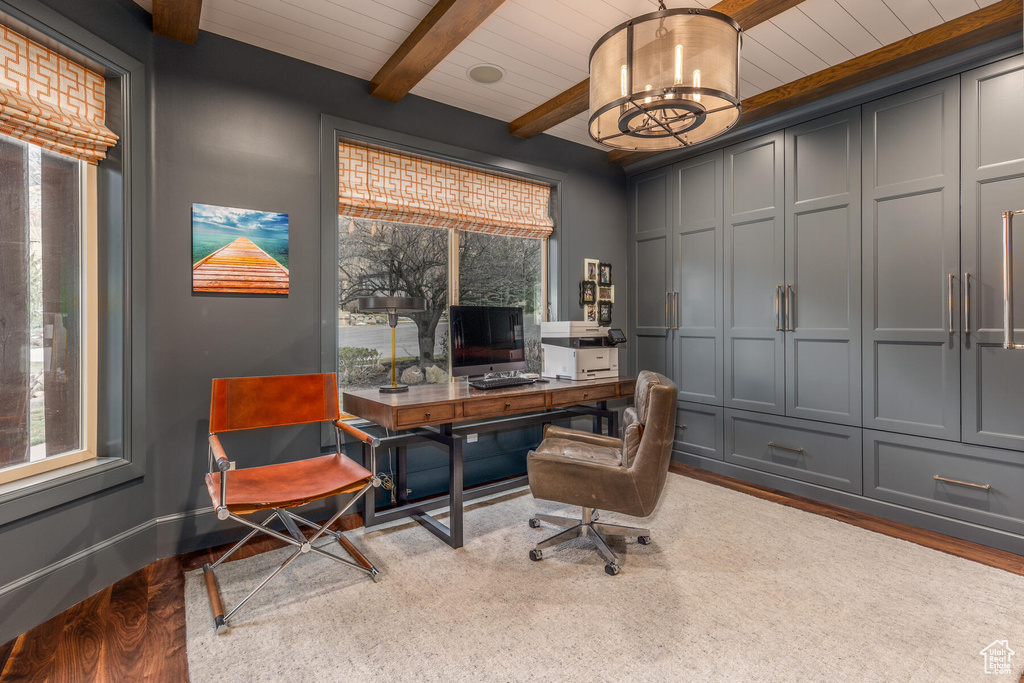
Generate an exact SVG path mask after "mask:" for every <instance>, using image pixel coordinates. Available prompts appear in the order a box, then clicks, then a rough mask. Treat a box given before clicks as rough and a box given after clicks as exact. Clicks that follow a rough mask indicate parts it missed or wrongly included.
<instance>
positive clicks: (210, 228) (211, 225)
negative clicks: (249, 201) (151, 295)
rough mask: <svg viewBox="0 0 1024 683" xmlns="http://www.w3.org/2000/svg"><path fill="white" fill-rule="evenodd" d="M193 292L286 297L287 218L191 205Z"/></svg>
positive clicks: (259, 212)
mask: <svg viewBox="0 0 1024 683" xmlns="http://www.w3.org/2000/svg"><path fill="white" fill-rule="evenodd" d="M192 291H193V292H199V293H206V294H270V295H282V296H287V295H288V214H286V213H272V212H269V211H254V210H252V209H232V208H229V207H226V206H213V205H211V204H193V205H192Z"/></svg>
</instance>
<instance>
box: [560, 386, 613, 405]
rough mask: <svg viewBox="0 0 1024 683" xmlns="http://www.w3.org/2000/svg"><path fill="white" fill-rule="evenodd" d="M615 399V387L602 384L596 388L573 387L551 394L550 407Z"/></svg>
mask: <svg viewBox="0 0 1024 683" xmlns="http://www.w3.org/2000/svg"><path fill="white" fill-rule="evenodd" d="M609 398H615V385H614V384H603V385H601V386H596V387H585V386H584V387H573V388H572V389H558V390H556V391H552V392H551V405H555V406H564V405H573V404H578V403H590V402H591V401H603V400H605V399H609Z"/></svg>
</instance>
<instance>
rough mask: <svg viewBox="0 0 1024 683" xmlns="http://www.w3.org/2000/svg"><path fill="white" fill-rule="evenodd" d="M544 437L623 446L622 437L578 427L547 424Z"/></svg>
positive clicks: (612, 446) (617, 446) (614, 446)
mask: <svg viewBox="0 0 1024 683" xmlns="http://www.w3.org/2000/svg"><path fill="white" fill-rule="evenodd" d="M544 438H545V439H571V440H573V441H581V442H583V443H589V444H591V445H594V446H607V447H608V448H622V439H619V438H617V437H614V436H605V435H604V434H594V433H592V432H583V431H580V430H578V429H568V428H566V427H559V426H558V425H547V426H546V427H544Z"/></svg>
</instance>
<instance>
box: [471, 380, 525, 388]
mask: <svg viewBox="0 0 1024 683" xmlns="http://www.w3.org/2000/svg"><path fill="white" fill-rule="evenodd" d="M521 384H533V380H532V379H529V378H526V377H491V378H489V379H474V380H472V381H471V382H470V383H469V386H471V387H473V388H474V389H505V388H506V387H517V386H519V385H521Z"/></svg>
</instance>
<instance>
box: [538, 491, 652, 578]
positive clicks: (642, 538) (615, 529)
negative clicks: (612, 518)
mask: <svg viewBox="0 0 1024 683" xmlns="http://www.w3.org/2000/svg"><path fill="white" fill-rule="evenodd" d="M597 518H598V511H597V510H595V509H593V508H586V507H585V508H583V516H582V518H580V519H574V518H572V517H558V516H556V515H542V514H537V515H534V516H533V518H531V519H530V527H531V528H533V529H537V528H540V523H541V522H547V523H548V524H553V525H555V526H557V527H562V528H563V529H564V531H560V532H558V533H557V534H555V535H554V536H552V537H551V538H547V539H544V540H543V541H541V542H540V543H538V544H537V545H536V547H535V548H534V549H533V550H531V551H530V559H531V560H534V561H538V560H542V559H544V548H550V547H551V546H553V545H559V544H561V543H565V542H566V541H570V540H572V539H574V538H579V537H580V536H586V537H588V538H590V539H592V540H593V541H594V547H595V549H596V550H597V554H598V555H600V556H601V558H602V559H603V560H604V561H605V565H604V570H605V572H607V573H608V574H610V575H611V576H615V575H616V574H618V573H619V558H618V557H616V555H615V553H613V552H612V549H611V548H609V547H608V543H607V542H606V541H605V537H606V536H635V537H636V540H637V542H638V543H640V544H641V545H647V544H648V543H650V542H651V532H650V530H649V529H643V528H640V527H635V526H623V525H621V524H604V523H602V522H598V521H597Z"/></svg>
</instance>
